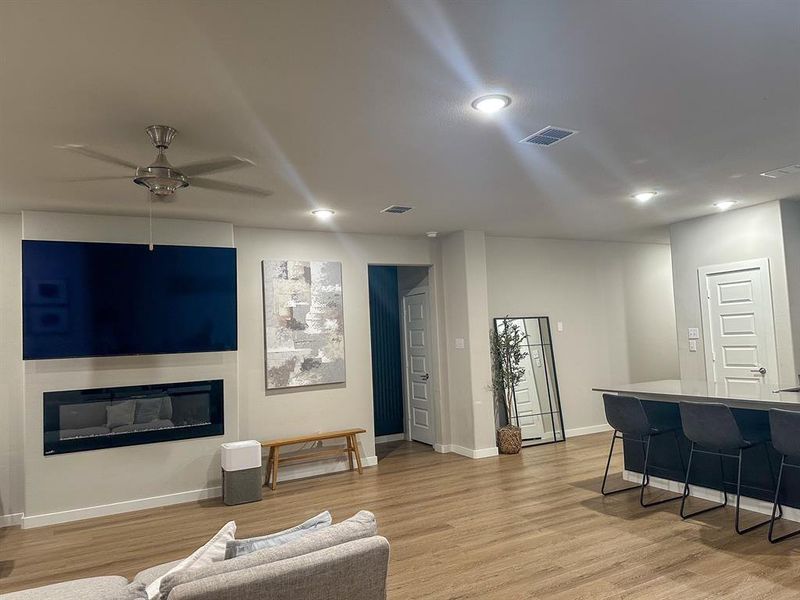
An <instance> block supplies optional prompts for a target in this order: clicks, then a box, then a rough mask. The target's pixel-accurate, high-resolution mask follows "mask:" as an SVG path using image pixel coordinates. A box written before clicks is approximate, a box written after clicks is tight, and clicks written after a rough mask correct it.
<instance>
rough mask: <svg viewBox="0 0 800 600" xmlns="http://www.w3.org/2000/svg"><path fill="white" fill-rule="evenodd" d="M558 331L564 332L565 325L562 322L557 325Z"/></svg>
mask: <svg viewBox="0 0 800 600" xmlns="http://www.w3.org/2000/svg"><path fill="white" fill-rule="evenodd" d="M556 329H558V330H559V331H564V323H562V322H561V321H559V322H558V323H556Z"/></svg>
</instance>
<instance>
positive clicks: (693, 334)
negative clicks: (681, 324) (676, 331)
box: [689, 327, 700, 340]
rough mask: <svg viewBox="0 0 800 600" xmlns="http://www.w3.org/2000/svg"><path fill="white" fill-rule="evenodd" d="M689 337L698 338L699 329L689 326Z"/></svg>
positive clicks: (691, 338)
mask: <svg viewBox="0 0 800 600" xmlns="http://www.w3.org/2000/svg"><path fill="white" fill-rule="evenodd" d="M689 339H690V340H699V339H700V330H699V329H698V328H697V327H689Z"/></svg>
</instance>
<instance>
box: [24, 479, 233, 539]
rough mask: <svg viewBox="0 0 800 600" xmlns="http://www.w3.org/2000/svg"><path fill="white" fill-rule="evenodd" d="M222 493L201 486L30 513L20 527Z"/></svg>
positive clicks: (85, 517)
mask: <svg viewBox="0 0 800 600" xmlns="http://www.w3.org/2000/svg"><path fill="white" fill-rule="evenodd" d="M221 495H222V488H221V487H211V488H203V489H200V490H190V491H187V492H178V493H176V494H164V495H163V496H152V497H150V498H137V499H136V500H125V501H123V502H113V503H111V504H99V505H97V506H88V507H86V508H75V509H71V510H62V511H59V512H52V513H46V514H42V515H31V516H25V517H23V518H22V528H23V529H30V528H31V527H43V526H45V525H55V524H57V523H68V522H69V521H80V520H81V519H91V518H93V517H106V516H109V515H118V514H120V513H126V512H131V511H134V510H143V509H147V508H158V507H159V506H168V505H170V504H181V503H183V502H195V501H197V500H205V499H207V498H216V497H218V496H221Z"/></svg>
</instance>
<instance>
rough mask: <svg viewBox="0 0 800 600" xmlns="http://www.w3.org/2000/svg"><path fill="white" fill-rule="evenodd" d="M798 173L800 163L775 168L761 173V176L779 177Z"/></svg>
mask: <svg viewBox="0 0 800 600" xmlns="http://www.w3.org/2000/svg"><path fill="white" fill-rule="evenodd" d="M798 173H800V165H788V166H786V167H781V168H780V169H773V170H772V171H766V172H764V173H761V176H762V177H769V178H770V179H777V178H778V177H783V176H784V175H797V174H798Z"/></svg>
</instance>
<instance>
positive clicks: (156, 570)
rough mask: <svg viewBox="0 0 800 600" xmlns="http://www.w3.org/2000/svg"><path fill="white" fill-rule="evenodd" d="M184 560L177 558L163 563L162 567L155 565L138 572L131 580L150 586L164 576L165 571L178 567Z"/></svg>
mask: <svg viewBox="0 0 800 600" xmlns="http://www.w3.org/2000/svg"><path fill="white" fill-rule="evenodd" d="M184 560H185V559H183V558H179V559H178V560H173V561H172V562H168V563H164V564H163V565H156V566H154V567H150V568H149V569H144V570H143V571H139V572H138V573H137V574H136V577H134V578H133V580H134V581H140V582H141V583H143V584H145V585H150V584H151V583H153V582H154V581H155V580H156V579H158V578H159V577H161V576H162V575H166V573H167V571H169V570H170V569H171V568H172V567H176V566H178V565H179V564H180V563H181V562H183V561H184Z"/></svg>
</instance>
